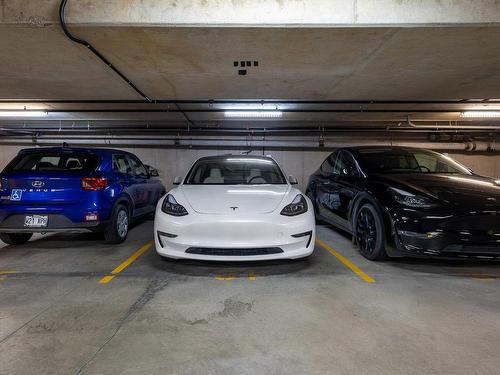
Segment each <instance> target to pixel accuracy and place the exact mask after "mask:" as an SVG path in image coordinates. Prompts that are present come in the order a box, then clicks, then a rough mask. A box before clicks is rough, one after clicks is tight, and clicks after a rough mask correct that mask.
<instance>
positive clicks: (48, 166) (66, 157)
mask: <svg viewBox="0 0 500 375" xmlns="http://www.w3.org/2000/svg"><path fill="white" fill-rule="evenodd" d="M97 162H98V157H97V156H96V155H92V154H85V153H74V152H59V151H50V152H47V151H42V152H29V153H24V154H19V155H18V156H16V157H15V158H14V160H12V162H10V163H9V165H8V166H7V167H6V168H5V172H29V171H38V172H92V171H94V169H95V168H96V166H97Z"/></svg>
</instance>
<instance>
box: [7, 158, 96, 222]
mask: <svg viewBox="0 0 500 375" xmlns="http://www.w3.org/2000/svg"><path fill="white" fill-rule="evenodd" d="M99 162H100V157H99V156H98V155H96V154H94V153H92V152H86V151H85V150H82V151H80V150H79V151H75V150H65V149H58V150H47V149H30V150H24V151H21V152H20V153H19V154H18V155H17V156H16V157H15V158H14V159H13V160H12V162H10V163H9V165H7V167H6V168H5V170H4V171H3V173H2V174H1V175H0V221H3V223H2V226H7V227H9V226H13V227H17V226H23V224H24V221H25V220H28V219H31V218H27V216H25V215H33V214H40V215H56V216H54V217H52V219H49V220H48V221H49V223H48V226H52V225H51V224H54V225H56V226H58V227H67V226H73V225H74V224H73V223H79V222H82V221H84V212H82V210H83V211H85V212H89V211H90V212H92V211H93V209H92V206H93V205H94V204H95V202H96V199H98V196H97V195H96V194H94V193H97V191H95V190H97V189H92V188H90V189H88V188H84V184H85V183H86V182H87V181H89V180H90V183H91V184H92V183H95V182H96V181H95V180H97V183H99V175H98V172H97V168H98V165H99ZM91 187H92V186H91ZM92 190H94V191H92ZM46 217H47V216H46ZM24 227H26V225H24Z"/></svg>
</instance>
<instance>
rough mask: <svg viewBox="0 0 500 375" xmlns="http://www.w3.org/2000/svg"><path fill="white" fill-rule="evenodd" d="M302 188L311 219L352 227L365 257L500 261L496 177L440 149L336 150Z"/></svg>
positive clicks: (499, 204)
mask: <svg viewBox="0 0 500 375" xmlns="http://www.w3.org/2000/svg"><path fill="white" fill-rule="evenodd" d="M306 194H307V195H308V196H309V197H310V198H311V200H312V201H313V203H314V205H315V210H316V214H317V217H318V218H320V219H322V220H324V221H326V222H329V223H330V224H332V225H334V226H336V227H338V228H341V229H343V230H345V231H347V232H349V233H352V234H353V240H354V241H355V242H356V243H357V244H358V246H359V248H360V252H361V253H362V254H363V255H364V256H365V257H367V258H369V259H373V260H376V259H382V258H384V257H385V256H387V255H388V256H437V257H453V258H456V257H464V258H476V259H477V258H479V259H500V181H497V180H495V179H492V178H488V177H482V176H479V175H476V174H474V173H473V172H472V171H471V170H470V169H468V168H466V167H464V166H463V165H461V164H459V163H457V162H455V161H454V160H452V159H451V158H449V157H447V156H445V155H442V154H439V153H436V152H433V151H428V150H421V149H412V148H401V147H353V148H344V149H339V150H337V151H336V152H334V153H333V154H331V155H330V156H329V157H328V158H327V159H326V160H325V161H324V162H323V164H322V165H321V167H320V168H319V169H318V170H317V171H316V172H315V173H314V174H313V175H312V176H311V178H310V181H309V185H308V187H307V190H306ZM374 232H376V233H374ZM370 236H371V237H370Z"/></svg>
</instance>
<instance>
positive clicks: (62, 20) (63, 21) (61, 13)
mask: <svg viewBox="0 0 500 375" xmlns="http://www.w3.org/2000/svg"><path fill="white" fill-rule="evenodd" d="M67 2H68V0H62V1H61V5H60V6H59V21H60V23H61V28H62V30H63V32H64V34H65V35H66V36H67V37H68V38H69V39H70V40H71V41H73V42H75V43H78V44H81V45H82V46H85V47H87V48H88V49H89V50H90V51H91V52H92V53H93V54H94V55H96V56H97V57H98V58H99V60H101V61H102V62H103V63H104V64H106V65H107V66H108V67H109V68H110V69H111V70H113V71H114V72H115V73H116V74H118V75H119V76H120V78H121V79H122V80H123V81H125V82H126V83H127V85H129V86H130V87H131V88H132V89H133V90H134V91H135V92H136V93H137V94H139V95H140V96H142V97H143V98H144V100H146V101H147V102H151V101H152V100H151V99H150V98H149V97H148V96H147V95H146V94H145V93H143V92H142V91H141V90H140V89H139V88H138V87H137V86H136V85H134V84H133V83H132V81H131V80H130V79H128V78H127V77H126V76H125V74H123V73H122V72H121V71H120V70H119V69H118V68H117V67H116V66H114V65H113V64H112V63H111V61H109V60H108V59H107V58H106V57H105V56H104V55H103V54H102V53H100V52H99V51H98V50H97V49H95V48H94V46H93V45H92V44H90V43H89V42H87V41H86V40H83V39H79V38H77V37H75V36H74V35H73V34H71V32H70V31H69V30H68V27H67V26H66V19H65V16H66V4H67Z"/></svg>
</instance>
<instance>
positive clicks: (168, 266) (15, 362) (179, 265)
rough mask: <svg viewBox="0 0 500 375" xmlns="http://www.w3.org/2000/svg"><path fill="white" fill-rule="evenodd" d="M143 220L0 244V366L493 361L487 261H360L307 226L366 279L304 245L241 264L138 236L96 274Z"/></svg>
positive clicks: (431, 369) (350, 367)
mask: <svg viewBox="0 0 500 375" xmlns="http://www.w3.org/2000/svg"><path fill="white" fill-rule="evenodd" d="M151 228H152V222H144V223H141V224H139V225H138V226H136V227H135V228H134V229H133V230H132V231H131V233H130V237H129V240H128V241H127V242H126V243H125V244H122V245H119V246H107V245H104V244H103V242H102V241H101V240H100V239H99V238H98V237H96V236H89V235H52V236H45V237H40V236H39V237H38V238H37V239H36V240H34V241H32V242H30V243H29V244H27V245H23V246H10V247H2V248H0V273H2V272H4V274H0V374H2V375H4V374H71V373H83V374H255V373H261V374H270V373H273V374H324V373H329V374H371V375H373V374H383V375H388V374H402V373H404V374H498V369H499V368H500V357H499V356H498V348H499V347H500V289H499V287H500V264H490V263H486V264H478V263H464V262H449V261H448V262H441V261H440V262H437V261H419V260H397V261H391V262H386V263H370V262H368V261H366V260H364V259H363V258H362V257H361V256H360V255H359V254H358V253H357V252H356V251H355V249H354V248H353V247H352V245H351V243H350V241H349V239H348V238H347V237H346V236H345V235H343V234H340V233H338V232H336V231H334V230H333V229H332V228H330V227H327V226H319V227H318V237H319V238H320V239H322V240H323V241H324V242H325V243H327V244H328V245H330V246H331V247H333V248H334V249H336V250H337V251H338V252H340V253H342V254H343V255H344V256H346V257H347V258H349V259H350V260H351V261H352V262H354V263H355V264H356V265H358V266H359V267H360V268H361V269H362V270H363V271H364V272H366V273H367V274H368V275H369V276H371V277H373V278H374V279H375V283H373V284H369V283H366V282H365V281H363V280H362V279H361V278H359V277H358V276H357V275H356V274H354V273H353V272H352V271H351V270H350V269H349V268H347V267H346V266H345V265H344V264H343V263H341V262H340V261H339V260H338V259H337V258H336V257H334V256H333V255H332V254H330V253H329V252H327V251H326V250H324V249H323V248H321V247H320V246H317V248H316V252H315V254H314V255H313V256H312V257H311V258H310V259H308V260H306V261H294V262H271V263H260V264H245V265H235V264H224V265H220V264H212V263H198V262H165V261H163V260H161V259H160V258H159V257H158V256H157V255H156V253H155V252H154V251H153V250H152V249H151V250H149V251H147V252H146V253H144V254H143V255H142V256H141V257H139V258H138V259H137V261H135V262H134V263H132V264H131V265H130V266H129V267H128V268H127V269H125V270H124V271H123V272H121V273H120V274H119V275H118V276H117V277H115V278H114V279H113V280H111V281H110V282H109V283H107V284H99V280H100V279H101V278H102V277H103V276H105V275H108V274H109V273H110V271H111V270H113V269H114V268H115V267H116V266H117V265H119V264H120V263H122V262H123V261H124V260H125V259H127V258H128V257H129V256H130V255H131V254H133V253H134V252H135V251H136V250H137V249H139V248H140V247H141V246H143V245H144V244H145V243H147V242H148V241H150V240H151V238H152V233H151ZM1 246H2V245H0V247H1ZM7 271H11V272H16V273H5V272H7Z"/></svg>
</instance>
